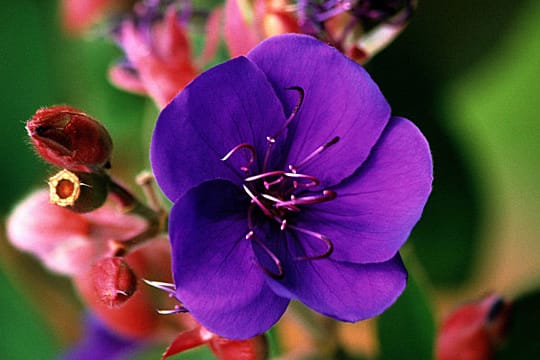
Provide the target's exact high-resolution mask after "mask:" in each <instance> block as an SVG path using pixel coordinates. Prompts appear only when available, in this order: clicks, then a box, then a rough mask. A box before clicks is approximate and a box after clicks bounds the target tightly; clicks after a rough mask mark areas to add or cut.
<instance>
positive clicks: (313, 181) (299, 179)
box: [283, 172, 321, 189]
mask: <svg viewBox="0 0 540 360" xmlns="http://www.w3.org/2000/svg"><path fill="white" fill-rule="evenodd" d="M283 175H284V176H286V177H288V178H292V179H294V181H293V187H294V188H295V189H296V188H298V187H299V186H300V185H302V186H303V187H307V188H309V187H313V186H317V185H319V184H320V183H321V182H320V181H319V179H317V178H316V177H315V176H311V175H306V174H298V173H295V172H290V173H288V172H286V173H284V174H283ZM303 180H308V181H309V182H303Z"/></svg>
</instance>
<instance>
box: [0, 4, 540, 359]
mask: <svg viewBox="0 0 540 360" xmlns="http://www.w3.org/2000/svg"><path fill="white" fill-rule="evenodd" d="M2 5H3V6H2V11H0V110H1V117H2V119H1V120H0V121H1V124H2V125H3V127H2V130H1V131H0V168H1V174H2V175H1V176H0V216H1V217H2V218H5V217H6V216H7V215H8V214H9V212H10V210H11V209H12V208H13V207H14V205H15V204H16V203H17V201H19V200H21V199H22V198H23V197H24V196H26V195H27V194H29V193H30V192H31V191H32V190H35V189H37V188H40V187H44V186H46V183H45V181H46V179H47V177H48V176H50V175H51V173H52V172H54V170H53V169H51V168H49V167H47V166H46V165H45V164H44V163H43V162H41V161H40V160H39V159H38V158H37V157H36V156H35V155H34V153H33V151H32V149H31V148H30V146H29V144H28V142H27V139H26V133H25V130H24V122H25V120H27V119H28V118H30V117H31V116H32V114H33V113H34V111H35V110H36V109H37V108H39V107H42V106H48V105H53V104H60V103H64V104H70V105H73V106H75V107H78V108H80V109H83V110H84V111H86V112H87V113H90V114H92V115H93V116H95V117H96V118H98V119H100V120H101V121H102V122H103V123H105V124H106V126H107V127H108V128H109V130H110V132H111V134H112V137H113V139H114V141H115V152H114V155H113V156H114V157H113V174H115V175H117V176H119V177H121V178H122V179H124V180H125V181H126V182H127V183H130V182H131V183H133V181H132V179H133V177H134V176H135V174H136V173H137V172H139V171H141V170H143V169H147V168H148V160H147V153H148V142H149V136H150V133H151V129H152V126H153V122H154V120H155V116H156V114H157V110H156V109H155V107H154V105H153V104H152V103H151V102H150V101H149V100H147V99H145V98H142V97H139V96H135V95H130V94H127V93H124V92H122V91H120V90H117V89H116V88H114V87H113V86H112V85H110V84H109V82H108V81H107V75H106V74H107V68H108V66H110V65H111V64H112V62H113V61H115V60H116V59H118V57H119V56H120V52H119V50H118V49H117V48H116V47H115V45H114V44H113V43H112V42H111V41H110V40H107V39H105V38H104V37H103V36H101V35H102V34H100V31H99V30H97V31H95V32H92V33H91V34H90V35H89V36H86V37H85V38H83V39H81V38H73V37H69V36H66V35H65V34H64V33H63V32H62V29H61V27H60V25H59V21H58V19H59V16H58V4H57V2H56V1H46V0H18V1H10V2H7V1H3V2H2ZM538 39H540V2H539V1H537V0H528V1H527V0H515V1H506V0H453V1H427V0H424V1H422V0H420V1H419V7H418V11H417V13H416V15H415V16H414V17H413V19H412V21H411V23H410V25H409V27H408V28H407V29H406V30H405V31H404V32H403V34H402V35H400V36H399V37H398V38H397V39H396V40H395V41H394V43H393V44H391V45H390V46H389V47H388V48H387V49H386V50H384V51H383V52H382V53H380V54H379V55H377V56H376V57H375V58H374V59H373V60H372V61H371V62H370V63H369V64H368V65H367V67H368V70H369V71H370V73H371V74H372V76H373V77H374V79H375V80H376V82H377V83H378V84H379V86H380V87H381V89H382V91H383V93H384V94H385V95H386V97H387V98H388V100H389V102H390V104H391V105H392V107H393V113H394V114H396V115H402V116H405V117H408V118H410V119H411V120H413V121H414V122H415V123H416V124H417V125H418V126H419V127H420V128H421V129H422V131H423V132H424V133H425V135H426V136H427V138H428V140H429V142H430V144H431V147H432V151H433V157H434V166H435V182H434V188H433V194H432V197H431V199H430V201H429V203H428V205H427V207H426V210H425V213H424V216H423V218H422V220H421V221H420V223H419V224H418V226H417V227H416V229H415V230H414V232H413V234H412V236H411V239H410V241H409V242H408V244H407V245H406V247H405V248H404V251H403V254H404V258H405V262H406V264H407V266H408V268H409V270H410V273H411V274H410V276H411V282H410V284H409V287H408V289H407V291H406V292H405V294H404V295H403V296H402V298H400V300H399V301H398V303H397V304H396V305H395V306H394V307H392V308H391V309H390V310H389V311H388V312H387V313H385V314H384V315H383V316H381V317H380V318H379V319H377V321H376V322H373V324H372V323H369V324H364V325H347V326H346V327H345V329H344V330H343V333H344V335H343V338H344V339H345V340H344V341H345V342H347V341H348V342H349V343H350V346H351V349H352V350H351V351H350V353H349V355H347V356H353V358H362V354H364V356H366V354H369V353H376V354H378V357H379V358H382V359H430V358H432V351H433V341H434V336H435V330H436V328H437V326H438V324H439V323H440V321H441V319H442V317H443V316H444V315H445V314H447V313H448V312H449V311H451V310H452V308H454V307H455V306H457V305H458V304H460V303H463V302H465V301H468V300H471V299H476V298H478V297H480V296H482V295H485V294H486V293H488V292H491V291H494V292H497V293H499V294H501V295H503V296H504V297H505V298H506V299H509V300H512V301H514V309H515V311H514V313H515V319H514V322H513V325H512V326H511V329H510V338H509V341H508V344H507V345H506V350H505V349H503V351H501V352H500V354H499V356H500V358H505V359H521V358H523V359H533V358H535V355H533V354H538V353H539V351H540V350H539V347H540V345H539V344H540V336H539V334H540V331H539V330H538V326H540V325H539V324H540V310H539V309H540V306H539V305H540V295H539V292H540V186H539V179H540V41H539V40H538ZM36 216H39V214H36ZM2 223H3V222H2ZM3 226H4V225H3V224H2V234H1V235H0V358H5V359H53V358H56V357H57V356H58V354H59V353H60V352H61V349H63V348H65V347H66V346H68V345H69V344H70V343H72V342H73V341H75V339H76V338H77V337H78V335H79V331H80V328H79V326H80V325H79V324H80V321H79V315H80V311H81V305H80V304H79V302H78V300H77V298H76V297H75V296H74V294H73V292H72V290H71V286H70V283H69V281H68V280H67V279H64V278H61V277H59V276H55V275H52V274H50V273H47V272H46V271H45V270H44V269H43V268H42V267H41V265H40V264H39V263H37V262H36V261H34V260H33V259H32V258H31V257H29V256H26V255H24V254H21V253H18V252H17V251H15V250H13V249H12V248H11V247H10V246H9V244H8V243H7V242H6V240H5V235H4V234H3V233H4V230H3ZM364 327H365V328H366V329H367V330H365V331H367V332H364ZM373 329H377V330H373ZM351 334H352V335H351ZM373 334H375V335H373ZM347 339H348V340H347ZM282 345H283V344H282ZM286 345H287V344H284V345H283V346H286ZM351 354H352V355H351ZM188 356H189V355H188ZM193 356H196V358H204V356H207V354H206V353H200V354H197V355H193ZM343 356H344V357H343V358H345V356H346V355H343ZM180 358H183V357H180ZM538 358H540V357H538Z"/></svg>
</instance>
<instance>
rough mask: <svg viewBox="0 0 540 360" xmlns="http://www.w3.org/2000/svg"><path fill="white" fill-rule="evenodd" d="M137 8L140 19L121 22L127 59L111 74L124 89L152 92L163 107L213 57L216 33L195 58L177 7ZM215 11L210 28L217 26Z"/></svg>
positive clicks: (121, 36) (112, 69) (217, 19)
mask: <svg viewBox="0 0 540 360" xmlns="http://www.w3.org/2000/svg"><path fill="white" fill-rule="evenodd" d="M140 5H141V4H140ZM138 10H139V11H138V12H139V14H138V17H137V18H135V19H128V20H124V21H123V22H122V23H121V25H120V28H119V30H118V42H119V44H120V46H121V47H122V48H123V50H124V53H125V56H126V60H127V61H124V62H120V63H118V64H116V65H114V66H113V67H112V68H111V69H110V72H109V77H110V79H111V81H112V82H113V83H114V84H115V85H116V86H118V87H120V88H122V89H124V90H127V91H131V92H135V93H139V94H146V95H149V96H150V97H151V98H152V99H153V100H154V101H155V102H156V104H157V105H158V106H159V107H160V108H162V107H164V106H165V105H166V104H167V103H168V102H169V101H170V100H171V99H172V98H173V97H174V96H175V95H176V94H177V93H178V91H180V90H181V89H183V88H184V86H186V85H187V83H189V82H190V81H191V80H192V79H193V78H194V77H195V76H196V75H197V74H198V73H199V71H200V67H201V66H202V63H204V62H206V61H207V60H208V59H209V58H210V57H212V56H213V53H214V52H215V49H216V48H217V41H216V36H217V32H215V31H213V32H212V33H213V34H214V36H213V37H212V36H210V37H209V40H208V43H209V46H207V49H205V52H203V55H202V56H201V59H199V60H198V61H196V60H194V59H193V57H192V44H191V41H190V39H189V37H188V34H187V31H186V28H185V26H184V24H183V23H182V19H181V17H180V15H179V13H178V12H177V10H176V8H175V7H174V6H170V7H169V8H168V9H167V10H166V12H165V14H160V13H159V11H160V10H159V8H155V7H152V6H151V5H147V6H145V5H142V6H141V7H140V8H138ZM214 14H215V15H213V16H211V17H210V19H209V20H208V26H209V28H211V27H213V28H216V27H217V21H219V18H218V17H217V16H216V14H218V13H217V12H216V13H214Z"/></svg>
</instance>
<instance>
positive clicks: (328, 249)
mask: <svg viewBox="0 0 540 360" xmlns="http://www.w3.org/2000/svg"><path fill="white" fill-rule="evenodd" d="M287 226H288V227H289V228H290V229H293V230H296V231H298V232H301V233H303V234H306V235H309V236H312V237H314V238H316V239H319V240H321V241H322V242H323V243H324V244H325V245H326V251H325V252H323V253H322V254H319V255H307V256H299V257H297V258H296V260H319V259H325V258H327V257H329V256H330V255H331V254H332V252H333V251H334V244H333V243H332V241H331V240H330V239H329V238H327V237H326V236H324V235H322V234H319V233H317V232H315V231H311V230H307V229H303V228H301V227H298V226H295V225H290V224H288V225H287Z"/></svg>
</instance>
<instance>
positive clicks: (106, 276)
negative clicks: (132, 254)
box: [91, 257, 137, 307]
mask: <svg viewBox="0 0 540 360" xmlns="http://www.w3.org/2000/svg"><path fill="white" fill-rule="evenodd" d="M91 277H92V282H93V285H94V289H95V291H96V293H97V295H98V297H99V299H100V300H101V301H102V302H103V303H104V304H105V305H108V306H109V307H116V306H120V305H122V304H123V303H124V302H125V301H126V300H128V299H129V298H130V297H131V295H133V293H134V292H135V290H136V289H137V277H136V276H135V273H134V272H133V270H132V269H131V268H130V267H129V265H128V264H127V263H126V262H125V260H124V259H123V258H121V257H110V258H105V259H102V260H100V261H98V262H97V263H95V264H94V265H93V266H92V270H91Z"/></svg>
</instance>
